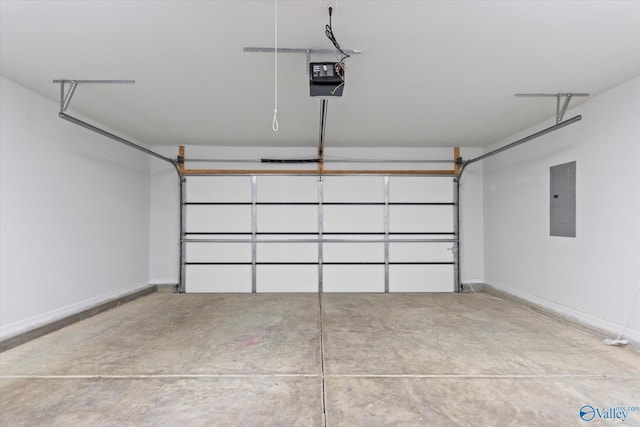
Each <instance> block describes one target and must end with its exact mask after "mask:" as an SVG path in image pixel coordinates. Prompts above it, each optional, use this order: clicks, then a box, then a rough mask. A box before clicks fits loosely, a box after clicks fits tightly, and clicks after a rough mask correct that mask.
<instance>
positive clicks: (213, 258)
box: [185, 236, 251, 262]
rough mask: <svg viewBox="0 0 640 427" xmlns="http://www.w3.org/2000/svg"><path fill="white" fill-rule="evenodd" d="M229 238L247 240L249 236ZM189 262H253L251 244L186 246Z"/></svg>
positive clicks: (191, 244) (192, 243)
mask: <svg viewBox="0 0 640 427" xmlns="http://www.w3.org/2000/svg"><path fill="white" fill-rule="evenodd" d="M229 238H233V239H236V238H239V239H240V238H241V239H246V238H247V236H231V237H229ZM185 257H186V258H185V259H186V260H187V262H251V243H199V242H187V243H186V244H185Z"/></svg>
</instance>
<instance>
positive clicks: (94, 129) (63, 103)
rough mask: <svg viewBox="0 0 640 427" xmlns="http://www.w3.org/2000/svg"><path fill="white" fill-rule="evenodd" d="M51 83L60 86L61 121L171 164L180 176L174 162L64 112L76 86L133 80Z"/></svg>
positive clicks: (176, 163)
mask: <svg viewBox="0 0 640 427" xmlns="http://www.w3.org/2000/svg"><path fill="white" fill-rule="evenodd" d="M53 83H59V84H60V112H59V113H58V117H60V118H61V119H64V120H66V121H68V122H71V123H73V124H76V125H78V126H81V127H83V128H85V129H88V130H90V131H92V132H95V133H97V134H100V135H102V136H105V137H107V138H111V139H113V140H114V141H118V142H119V143H121V144H124V145H126V146H129V147H131V148H135V149H136V150H138V151H142V152H143V153H146V154H149V155H150V156H153V157H156V158H158V159H160V160H164V161H165V162H168V163H171V165H172V166H173V167H174V169H175V170H176V172H177V174H178V176H181V175H182V174H181V171H180V168H179V166H178V162H176V161H175V160H173V159H170V158H168V157H165V156H163V155H162V154H159V153H156V152H155V151H152V150H149V149H148V148H146V147H143V146H141V145H139V144H136V143H135V142H131V141H129V140H127V139H125V138H122V137H120V136H118V135H115V134H113V133H111V132H108V131H106V130H104V129H101V128H99V127H97V126H94V125H92V124H90V123H87V122H85V121H83V120H80V119H78V118H76V117H73V116H70V115H68V114H67V113H66V112H65V111H66V110H67V108H69V104H70V103H71V98H73V94H74V93H75V92H76V89H77V88H78V85H79V84H80V83H90V84H131V83H135V80H75V79H74V80H65V79H59V80H54V81H53ZM67 83H70V84H71V87H70V88H69V90H68V91H67V92H66V93H65V84H67Z"/></svg>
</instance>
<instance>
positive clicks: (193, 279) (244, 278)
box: [185, 265, 252, 293]
mask: <svg viewBox="0 0 640 427" xmlns="http://www.w3.org/2000/svg"><path fill="white" fill-rule="evenodd" d="M251 280H252V279H251V266H250V265H187V266H186V267H185V284H186V291H187V292H190V293H191V292H193V293H216V292H227V293H245V292H251Z"/></svg>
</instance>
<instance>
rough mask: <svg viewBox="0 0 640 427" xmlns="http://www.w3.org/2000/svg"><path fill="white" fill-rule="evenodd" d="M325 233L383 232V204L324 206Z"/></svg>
mask: <svg viewBox="0 0 640 427" xmlns="http://www.w3.org/2000/svg"><path fill="white" fill-rule="evenodd" d="M323 208H324V229H323V230H324V232H325V233H332V232H333V233H335V232H341V233H349V232H351V233H353V232H369V233H372V232H383V231H384V207H383V206H336V205H329V206H324V207H323Z"/></svg>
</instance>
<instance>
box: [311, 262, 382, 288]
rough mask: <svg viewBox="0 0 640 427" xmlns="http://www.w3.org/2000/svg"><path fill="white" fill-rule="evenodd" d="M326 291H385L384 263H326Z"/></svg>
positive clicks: (323, 284) (324, 272)
mask: <svg viewBox="0 0 640 427" xmlns="http://www.w3.org/2000/svg"><path fill="white" fill-rule="evenodd" d="M322 289H323V291H324V292H384V266H382V265H325V266H323V271H322Z"/></svg>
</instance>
